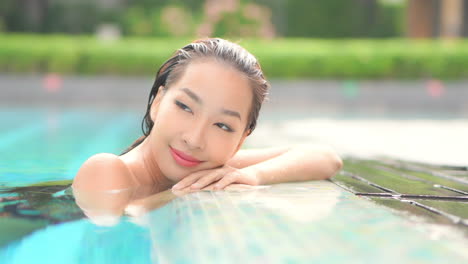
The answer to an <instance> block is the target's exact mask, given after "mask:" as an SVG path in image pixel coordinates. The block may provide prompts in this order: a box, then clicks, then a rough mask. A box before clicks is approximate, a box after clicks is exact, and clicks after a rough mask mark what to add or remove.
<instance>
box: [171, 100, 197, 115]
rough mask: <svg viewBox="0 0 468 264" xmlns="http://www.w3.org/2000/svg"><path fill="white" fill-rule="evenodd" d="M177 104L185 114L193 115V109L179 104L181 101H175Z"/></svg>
mask: <svg viewBox="0 0 468 264" xmlns="http://www.w3.org/2000/svg"><path fill="white" fill-rule="evenodd" d="M175 104H176V105H177V106H178V107H179V108H180V109H182V110H184V111H185V112H189V113H193V112H192V109H190V107H188V106H186V105H185V104H183V103H181V102H179V101H177V100H176V101H175Z"/></svg>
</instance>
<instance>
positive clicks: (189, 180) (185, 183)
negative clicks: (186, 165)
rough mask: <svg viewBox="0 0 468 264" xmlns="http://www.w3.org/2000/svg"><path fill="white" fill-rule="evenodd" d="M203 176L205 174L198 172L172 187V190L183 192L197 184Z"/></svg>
mask: <svg viewBox="0 0 468 264" xmlns="http://www.w3.org/2000/svg"><path fill="white" fill-rule="evenodd" d="M202 176H203V173H201V172H196V173H192V174H190V175H189V176H187V177H185V178H183V179H182V180H180V181H179V182H178V183H177V184H176V185H174V186H172V189H174V190H181V189H183V188H185V187H187V186H190V185H192V184H193V183H194V182H196V181H197V180H198V179H199V178H200V177H202Z"/></svg>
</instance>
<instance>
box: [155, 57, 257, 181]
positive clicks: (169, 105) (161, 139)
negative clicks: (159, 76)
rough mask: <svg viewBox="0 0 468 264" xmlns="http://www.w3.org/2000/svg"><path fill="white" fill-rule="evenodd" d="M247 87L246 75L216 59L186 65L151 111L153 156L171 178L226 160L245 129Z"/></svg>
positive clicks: (249, 94) (249, 98)
mask: <svg viewBox="0 0 468 264" xmlns="http://www.w3.org/2000/svg"><path fill="white" fill-rule="evenodd" d="M252 96H253V95H252V91H251V87H250V83H249V81H248V79H247V77H246V76H245V75H243V74H242V73H240V72H239V71H238V70H236V69H234V68H232V67H230V66H226V65H225V64H223V63H220V62H217V61H215V60H204V61H195V62H192V63H190V64H189V65H188V66H187V67H186V69H185V72H184V73H183V74H182V76H181V77H180V78H179V80H178V81H176V82H175V83H173V84H172V85H171V86H170V87H168V89H167V91H166V92H165V93H162V91H160V92H159V93H158V95H157V97H156V98H155V101H154V103H153V106H152V109H151V117H152V119H153V121H154V126H153V129H152V130H151V133H150V135H149V138H148V139H149V142H150V145H151V149H152V155H153V156H154V157H153V158H154V159H155V161H156V162H157V164H158V166H159V168H160V170H161V172H162V173H163V174H164V175H165V176H166V177H167V178H169V179H170V180H173V181H179V180H181V179H182V178H184V177H185V176H187V175H188V174H190V173H192V172H195V171H199V170H205V169H212V168H215V167H218V166H221V165H223V164H225V163H226V161H228V160H229V159H230V158H232V156H234V154H235V153H236V152H237V150H238V149H239V148H240V146H241V145H242V143H243V141H244V139H245V137H246V136H247V132H246V131H245V128H246V126H247V122H248V120H247V119H248V116H249V111H250V109H251V104H252Z"/></svg>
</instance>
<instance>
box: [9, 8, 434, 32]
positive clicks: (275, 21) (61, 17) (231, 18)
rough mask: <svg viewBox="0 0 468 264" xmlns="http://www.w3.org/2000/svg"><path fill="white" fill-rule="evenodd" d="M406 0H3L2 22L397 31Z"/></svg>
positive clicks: (62, 28)
mask: <svg viewBox="0 0 468 264" xmlns="http://www.w3.org/2000/svg"><path fill="white" fill-rule="evenodd" d="M431 1H432V0H431ZM434 1H439V0H434ZM404 4H405V1H402V0H385V1H384V0H314V1H309V0H132V1H128V0H66V1H65V0H2V1H0V29H1V27H3V28H4V30H5V31H9V32H45V33H53V32H61V33H79V34H90V33H94V32H95V30H96V28H98V27H99V25H100V24H103V23H113V24H115V25H117V26H118V27H120V28H121V30H122V31H123V33H124V34H126V35H140V36H195V35H198V36H213V35H216V36H220V37H223V36H230V37H235V36H247V37H268V38H271V37H274V36H276V35H280V36H285V37H321V38H345V37H396V36H401V35H402V32H403V27H402V26H403V23H402V21H403V20H404V17H403V12H404V6H405V5H404Z"/></svg>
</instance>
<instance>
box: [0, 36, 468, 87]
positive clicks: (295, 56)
mask: <svg viewBox="0 0 468 264" xmlns="http://www.w3.org/2000/svg"><path fill="white" fill-rule="evenodd" d="M190 41H191V39H160V38H156V39H152V38H124V39H121V40H119V41H115V42H106V41H99V40H98V39H96V38H94V37H91V36H61V35H48V36H44V35H11V34H7V35H0V72H14V73H38V72H39V73H44V72H55V73H62V74H93V75H94V74H109V75H154V74H155V73H156V71H157V70H158V68H159V67H160V65H161V64H162V63H163V62H164V61H166V60H167V59H168V58H169V56H170V55H171V54H172V53H173V52H174V51H175V50H176V49H177V48H180V47H182V46H183V45H185V44H187V43H189V42H190ZM233 41H236V40H233ZM237 42H238V43H239V44H241V45H242V46H244V47H245V48H247V49H248V50H249V51H250V52H252V53H253V54H254V55H256V56H257V57H258V58H259V60H260V63H261V65H262V67H263V69H264V72H265V74H266V76H267V77H268V78H288V79H292V78H301V79H302V78H318V79H329V78H334V79H335V78H337V79H390V78H403V79H414V78H441V79H462V78H467V77H468V41H461V40H460V41H454V40H452V41H442V40H418V41H416V40H408V39H389V40H318V39H275V40H255V39H248V40H242V41H237Z"/></svg>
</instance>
